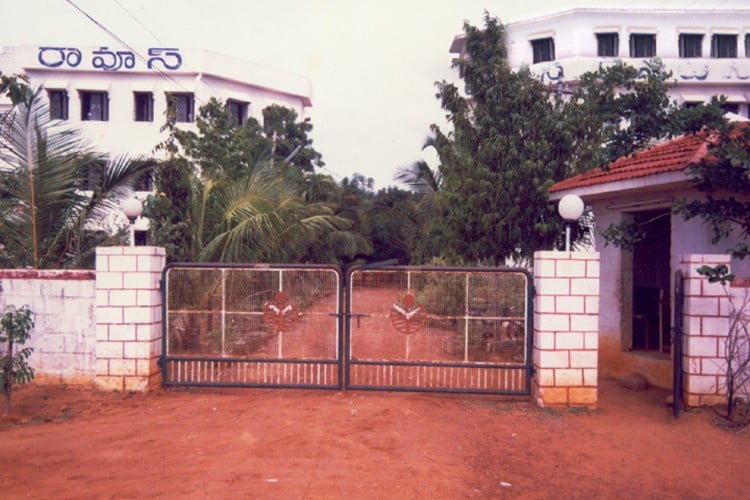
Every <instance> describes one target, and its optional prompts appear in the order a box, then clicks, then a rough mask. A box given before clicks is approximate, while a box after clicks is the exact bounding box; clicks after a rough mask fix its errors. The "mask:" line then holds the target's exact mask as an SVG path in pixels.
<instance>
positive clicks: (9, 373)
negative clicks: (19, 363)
mask: <svg viewBox="0 0 750 500" xmlns="http://www.w3.org/2000/svg"><path fill="white" fill-rule="evenodd" d="M11 321H13V320H12V319H11ZM11 329H12V328H11ZM3 364H4V365H5V366H4V367H3V371H4V372H5V373H4V374H5V380H4V383H3V392H4V394H5V405H4V409H3V415H7V414H8V413H10V389H11V386H12V385H13V337H12V336H11V333H10V332H8V352H7V354H6V357H5V359H4V360H3Z"/></svg>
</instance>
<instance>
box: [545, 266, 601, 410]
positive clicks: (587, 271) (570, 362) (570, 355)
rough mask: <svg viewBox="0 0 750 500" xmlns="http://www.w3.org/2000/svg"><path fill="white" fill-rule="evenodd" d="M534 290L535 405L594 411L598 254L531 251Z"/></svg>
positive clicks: (596, 386)
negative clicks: (533, 252)
mask: <svg viewBox="0 0 750 500" xmlns="http://www.w3.org/2000/svg"><path fill="white" fill-rule="evenodd" d="M534 288H535V296H534V346H533V356H532V358H533V363H534V370H535V374H534V379H533V382H532V395H533V397H534V401H535V402H536V403H537V404H538V405H539V406H585V407H589V408H595V407H596V404H597V389H598V382H597V379H598V348H599V253H598V252H553V251H544V252H536V253H535V254H534Z"/></svg>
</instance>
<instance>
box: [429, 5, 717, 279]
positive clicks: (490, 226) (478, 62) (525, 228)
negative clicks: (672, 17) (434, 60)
mask: <svg viewBox="0 0 750 500" xmlns="http://www.w3.org/2000/svg"><path fill="white" fill-rule="evenodd" d="M484 24H485V27H484V29H478V28H476V27H473V26H471V25H469V24H466V25H465V26H464V31H465V33H466V39H465V44H466V45H465V50H466V53H467V57H466V58H462V59H459V60H457V61H455V62H454V67H456V68H457V69H458V71H459V76H460V77H461V78H462V79H463V81H464V84H465V87H466V93H467V94H468V95H467V96H464V95H462V94H461V93H460V92H459V89H458V88H457V87H456V86H455V85H453V84H450V83H447V82H445V81H443V82H440V83H438V90H439V92H438V95H437V96H438V98H439V99H440V102H441V105H442V107H443V109H444V110H445V111H446V112H447V117H448V119H449V121H450V123H451V125H452V127H453V130H452V131H449V132H447V133H446V132H443V131H442V130H441V129H440V128H439V127H437V126H435V125H433V126H432V129H433V132H434V134H435V135H434V142H435V144H436V145H437V150H438V153H439V156H440V160H441V166H440V173H441V175H442V181H443V182H442V188H441V190H440V192H439V193H438V196H437V198H438V202H439V205H440V207H441V210H442V214H441V216H440V217H439V218H436V219H434V220H433V223H432V224H431V225H430V226H429V227H428V234H431V235H435V237H436V238H437V240H438V241H440V245H439V246H440V248H441V249H442V251H443V255H442V256H443V257H446V258H448V259H449V260H451V259H452V260H456V259H458V260H461V259H463V260H465V261H467V262H491V263H495V264H496V263H500V262H502V261H503V260H504V259H505V258H508V257H511V258H514V259H519V258H528V257H530V256H531V254H532V253H533V251H534V250H536V249H539V248H550V247H553V246H556V245H558V244H559V242H560V241H561V239H560V236H559V235H560V232H561V221H560V218H559V216H558V215H557V213H556V210H555V207H554V206H552V205H550V204H549V203H548V197H547V190H548V188H549V187H550V186H551V185H552V184H553V183H554V182H557V181H559V180H562V179H564V178H566V177H568V176H570V175H573V174H575V173H578V172H580V171H584V170H588V169H590V168H593V167H602V168H606V166H607V165H608V164H609V163H610V162H611V161H613V160H615V159H617V158H619V157H622V156H625V155H628V154H631V153H634V152H636V151H638V150H640V149H643V148H645V147H647V146H648V145H650V143H651V141H653V140H655V139H661V138H667V137H670V136H673V135H675V134H678V133H683V132H693V131H697V130H701V129H702V128H704V127H706V126H707V125H708V126H710V125H712V124H715V123H716V121H717V120H718V119H719V118H720V110H719V107H718V106H717V105H716V103H714V104H713V105H711V106H700V107H698V108H696V109H690V110H688V109H683V108H680V107H679V106H677V104H676V103H675V102H673V101H671V100H670V99H669V96H668V90H669V85H670V79H671V74H670V73H668V72H665V71H664V67H663V66H662V64H661V63H660V61H659V60H658V59H655V60H652V61H648V62H646V64H645V65H643V66H642V67H640V68H634V67H632V66H629V65H627V64H624V63H622V62H617V63H615V64H613V65H611V66H609V67H605V68H600V69H599V70H597V71H595V72H588V73H585V74H583V75H582V76H581V77H580V80H579V85H578V87H577V88H576V89H575V90H574V91H572V92H561V91H560V90H559V89H557V88H552V87H549V86H546V85H543V84H542V83H541V82H540V81H539V80H538V79H537V78H536V77H534V76H533V75H531V74H530V73H529V70H528V68H525V67H522V68H520V69H519V70H517V71H512V70H511V68H510V66H509V64H508V60H507V51H506V46H505V30H504V28H503V26H502V25H501V24H500V23H499V21H498V20H497V19H495V18H492V17H490V16H489V14H485V20H484ZM582 234H583V233H582ZM584 237H585V235H584Z"/></svg>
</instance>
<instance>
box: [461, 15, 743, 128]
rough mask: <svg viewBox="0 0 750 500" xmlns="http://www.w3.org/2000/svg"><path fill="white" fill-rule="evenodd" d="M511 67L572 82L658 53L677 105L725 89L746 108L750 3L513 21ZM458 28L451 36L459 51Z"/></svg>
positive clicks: (567, 85) (736, 108) (730, 100)
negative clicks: (669, 75) (724, 7)
mask: <svg viewBox="0 0 750 500" xmlns="http://www.w3.org/2000/svg"><path fill="white" fill-rule="evenodd" d="M505 27H506V30H507V49H508V60H509V62H510V65H511V67H513V68H519V67H521V66H523V65H528V66H529V69H530V70H531V72H532V74H534V75H536V76H537V77H538V78H539V79H540V80H541V81H542V82H545V83H548V84H550V85H554V86H555V87H556V88H560V89H565V90H569V89H573V88H575V87H576V85H577V80H578V77H579V76H580V75H581V74H583V73H584V72H587V71H596V70H597V69H598V68H601V67H606V66H607V65H611V64H613V63H614V62H615V61H617V60H621V61H623V62H626V63H629V64H631V65H633V66H636V67H640V66H642V65H643V64H644V62H645V61H647V60H649V59H651V58H654V57H658V58H659V59H660V60H661V62H662V63H663V64H664V67H665V69H666V70H667V71H670V72H671V73H672V78H673V80H674V86H673V88H672V89H671V90H670V95H671V97H672V98H673V99H674V100H675V101H676V102H677V103H678V104H681V105H686V106H690V105H694V104H698V103H702V102H708V101H710V99H711V97H712V96H719V95H724V96H726V97H727V104H726V110H727V111H730V112H733V113H736V114H739V115H741V116H744V117H748V116H750V109H749V108H748V102H750V10H749V9H739V10H738V9H732V10H728V9H727V10H679V11H678V10H659V9H649V10H631V9H572V10H568V11H564V12H559V13H555V14H551V15H548V16H543V17H538V18H534V19H528V20H523V21H518V22H513V23H509V24H507V25H505ZM463 41H464V35H459V36H457V37H456V38H455V39H454V40H453V43H452V44H451V47H450V51H451V53H455V54H458V55H459V56H461V55H463V50H464V43H463Z"/></svg>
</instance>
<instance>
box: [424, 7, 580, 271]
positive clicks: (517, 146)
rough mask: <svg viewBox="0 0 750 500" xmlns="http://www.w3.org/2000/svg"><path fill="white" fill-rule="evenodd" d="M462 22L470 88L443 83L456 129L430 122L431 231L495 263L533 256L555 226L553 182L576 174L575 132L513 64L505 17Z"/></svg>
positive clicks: (455, 251)
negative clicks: (434, 211)
mask: <svg viewBox="0 0 750 500" xmlns="http://www.w3.org/2000/svg"><path fill="white" fill-rule="evenodd" d="M464 30H465V32H466V50H467V53H468V57H467V58H465V59H460V60H457V61H456V62H455V63H454V65H455V66H456V67H457V68H458V70H459V75H460V77H461V78H462V79H463V81H464V83H465V85H466V91H467V93H468V94H469V96H468V97H465V96H462V95H461V93H460V92H459V89H458V88H457V87H456V86H455V85H453V84H451V83H447V82H445V81H443V82H441V83H439V84H438V90H439V92H438V98H439V99H440V101H441V105H442V107H443V109H445V110H446V112H447V117H448V119H449V121H450V122H451V124H452V125H453V131H452V132H448V133H445V132H443V131H442V130H441V129H440V128H439V127H437V126H435V125H433V127H432V129H433V132H434V134H435V143H436V144H437V145H438V154H439V156H440V160H441V174H442V189H441V190H440V191H439V192H438V195H437V196H438V199H439V200H440V205H441V206H442V207H443V208H444V214H443V216H442V217H440V218H439V219H437V220H436V221H435V222H434V225H433V228H432V230H435V229H437V231H438V232H439V233H440V234H441V238H442V245H441V246H442V247H443V248H444V249H445V250H446V251H447V255H445V256H447V257H450V256H451V254H452V255H453V256H460V257H462V258H464V259H465V260H467V261H469V262H490V263H493V264H498V263H501V262H503V261H504V259H505V258H506V257H515V258H518V257H523V256H529V255H531V253H532V252H533V251H534V250H536V249H538V248H543V247H545V246H549V245H550V244H551V242H552V241H553V240H554V239H555V238H556V237H557V235H558V234H559V222H558V220H557V217H556V214H555V211H554V208H553V207H550V206H549V205H548V203H547V190H548V188H549V187H550V186H551V185H552V183H553V182H554V180H556V179H562V178H564V177H565V176H567V175H568V174H569V173H571V166H570V164H569V163H568V158H569V157H570V156H571V143H572V140H571V137H570V135H569V134H570V132H569V130H567V129H566V127H564V126H561V122H560V120H559V113H560V108H561V106H562V101H561V100H560V99H559V98H557V97H556V96H555V95H554V94H552V93H551V92H550V90H549V89H548V88H547V87H545V86H544V85H542V84H541V83H540V82H539V81H538V80H536V79H535V78H533V77H532V75H531V74H530V73H529V72H528V70H527V69H521V70H520V71H513V70H512V69H511V67H510V66H509V64H508V60H507V54H506V49H505V30H504V28H503V26H502V25H501V24H500V23H499V22H498V21H497V20H496V19H494V18H491V17H490V16H489V15H486V16H485V27H484V29H478V28H476V27H473V26H470V25H469V24H466V25H465V26H464Z"/></svg>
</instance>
